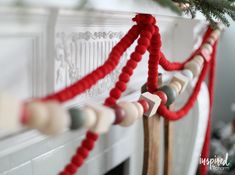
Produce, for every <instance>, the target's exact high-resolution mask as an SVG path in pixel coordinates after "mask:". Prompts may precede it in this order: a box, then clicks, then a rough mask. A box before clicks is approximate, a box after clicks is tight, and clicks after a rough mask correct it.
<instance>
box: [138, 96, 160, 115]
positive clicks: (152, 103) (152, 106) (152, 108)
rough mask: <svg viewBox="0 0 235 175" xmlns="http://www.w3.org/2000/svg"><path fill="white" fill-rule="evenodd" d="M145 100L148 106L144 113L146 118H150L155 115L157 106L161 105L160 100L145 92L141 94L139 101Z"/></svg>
mask: <svg viewBox="0 0 235 175" xmlns="http://www.w3.org/2000/svg"><path fill="white" fill-rule="evenodd" d="M142 99H143V100H146V101H147V102H148V104H149V110H148V111H147V112H145V113H144V115H145V116H146V117H152V116H154V115H155V114H156V112H157V109H158V107H159V105H160V104H161V98H160V97H158V96H157V95H154V94H151V93H149V92H145V93H143V94H141V96H140V100H142Z"/></svg>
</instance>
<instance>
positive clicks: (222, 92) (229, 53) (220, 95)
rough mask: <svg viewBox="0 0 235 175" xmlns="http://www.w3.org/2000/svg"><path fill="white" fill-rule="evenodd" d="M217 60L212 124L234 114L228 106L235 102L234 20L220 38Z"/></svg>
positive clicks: (229, 118) (227, 119)
mask: <svg viewBox="0 0 235 175" xmlns="http://www.w3.org/2000/svg"><path fill="white" fill-rule="evenodd" d="M217 60H218V61H217V78H216V91H215V105H214V110H213V117H214V119H213V124H215V123H216V122H218V121H219V120H224V121H230V120H231V118H232V117H233V116H234V115H233V113H232V111H231V109H230V108H231V104H232V103H235V91H234V90H235V22H232V21H231V26H230V27H229V28H228V29H226V31H225V32H224V34H223V36H222V38H221V40H220V44H219V50H218V56H217Z"/></svg>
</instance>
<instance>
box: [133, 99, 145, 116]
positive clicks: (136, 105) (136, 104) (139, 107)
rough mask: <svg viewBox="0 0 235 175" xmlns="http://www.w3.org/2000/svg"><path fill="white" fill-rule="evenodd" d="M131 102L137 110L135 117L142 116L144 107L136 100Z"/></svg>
mask: <svg viewBox="0 0 235 175" xmlns="http://www.w3.org/2000/svg"><path fill="white" fill-rule="evenodd" d="M133 104H134V105H135V107H136V109H137V110H138V116H137V119H140V118H142V116H143V114H144V108H143V106H142V105H141V104H140V103H138V102H133Z"/></svg>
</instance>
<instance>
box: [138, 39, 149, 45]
mask: <svg viewBox="0 0 235 175" xmlns="http://www.w3.org/2000/svg"><path fill="white" fill-rule="evenodd" d="M138 44H140V45H144V46H149V44H150V40H149V39H148V38H139V39H138Z"/></svg>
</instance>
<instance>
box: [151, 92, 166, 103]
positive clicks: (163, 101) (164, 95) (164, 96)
mask: <svg viewBox="0 0 235 175" xmlns="http://www.w3.org/2000/svg"><path fill="white" fill-rule="evenodd" d="M154 94H155V95H157V96H159V97H160V98H161V100H162V101H161V103H162V104H166V102H167V95H166V94H165V93H164V92H163V91H157V92H154Z"/></svg>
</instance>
